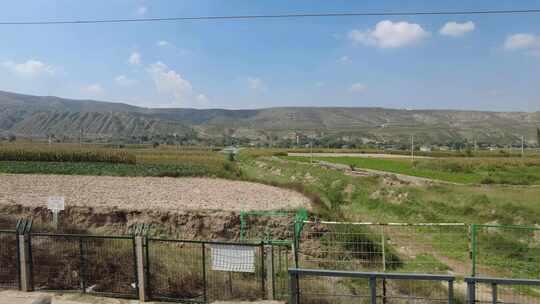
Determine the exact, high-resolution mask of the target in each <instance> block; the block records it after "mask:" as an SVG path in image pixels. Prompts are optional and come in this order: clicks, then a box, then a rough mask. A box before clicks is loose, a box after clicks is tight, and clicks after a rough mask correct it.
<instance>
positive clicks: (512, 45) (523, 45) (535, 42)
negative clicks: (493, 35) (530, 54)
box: [504, 33, 540, 51]
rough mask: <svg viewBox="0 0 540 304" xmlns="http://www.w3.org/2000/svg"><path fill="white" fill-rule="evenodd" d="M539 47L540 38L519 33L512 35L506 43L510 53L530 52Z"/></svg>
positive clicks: (505, 46)
mask: <svg viewBox="0 0 540 304" xmlns="http://www.w3.org/2000/svg"><path fill="white" fill-rule="evenodd" d="M536 47H539V48H540V37H539V36H536V35H534V34H527V33H519V34H514V35H510V36H508V37H507V38H506V41H505V42H504V48H505V49H506V50H509V51H517V50H528V49H533V48H536Z"/></svg>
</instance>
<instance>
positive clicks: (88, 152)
mask: <svg viewBox="0 0 540 304" xmlns="http://www.w3.org/2000/svg"><path fill="white" fill-rule="evenodd" d="M0 161H39V162H76V163H78V162H96V163H112V164H134V163H135V162H136V158H135V155H134V154H132V153H128V152H126V151H119V150H111V149H100V150H96V149H76V148H75V149H74V148H71V149H51V148H48V149H47V148H41V147H37V148H18V147H7V148H0Z"/></svg>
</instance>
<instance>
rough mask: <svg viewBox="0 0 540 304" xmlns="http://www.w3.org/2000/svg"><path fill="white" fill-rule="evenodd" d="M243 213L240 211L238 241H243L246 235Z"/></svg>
mask: <svg viewBox="0 0 540 304" xmlns="http://www.w3.org/2000/svg"><path fill="white" fill-rule="evenodd" d="M245 230H246V222H245V212H244V211H240V241H243V240H244V238H245V233H246V231H245Z"/></svg>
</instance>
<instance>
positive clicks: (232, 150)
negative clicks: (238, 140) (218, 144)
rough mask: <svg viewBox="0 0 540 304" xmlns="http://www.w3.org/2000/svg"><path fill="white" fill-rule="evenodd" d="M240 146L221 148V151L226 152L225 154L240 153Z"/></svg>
mask: <svg viewBox="0 0 540 304" xmlns="http://www.w3.org/2000/svg"><path fill="white" fill-rule="evenodd" d="M238 150H239V149H238V148H237V147H232V146H231V147H227V148H225V149H223V150H221V153H225V154H237V153H238Z"/></svg>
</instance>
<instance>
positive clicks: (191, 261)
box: [147, 239, 207, 302]
mask: <svg viewBox="0 0 540 304" xmlns="http://www.w3.org/2000/svg"><path fill="white" fill-rule="evenodd" d="M147 246H148V247H147V248H148V250H147V252H148V253H147V254H148V257H147V259H148V262H147V264H148V266H147V267H148V290H149V291H150V297H151V298H152V299H156V300H160V299H165V300H166V299H185V300H191V301H201V302H204V301H205V300H206V298H207V294H206V293H207V291H206V281H205V279H206V278H205V275H206V274H205V267H206V265H205V262H204V261H205V252H204V250H205V248H204V244H202V243H193V242H182V241H175V240H161V239H149V240H148V243H147Z"/></svg>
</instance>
